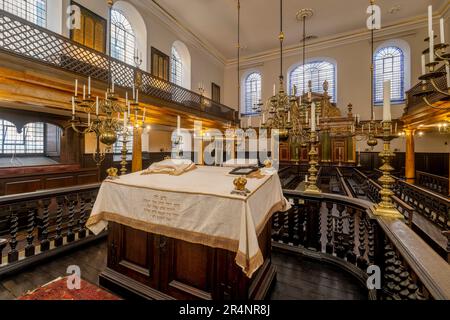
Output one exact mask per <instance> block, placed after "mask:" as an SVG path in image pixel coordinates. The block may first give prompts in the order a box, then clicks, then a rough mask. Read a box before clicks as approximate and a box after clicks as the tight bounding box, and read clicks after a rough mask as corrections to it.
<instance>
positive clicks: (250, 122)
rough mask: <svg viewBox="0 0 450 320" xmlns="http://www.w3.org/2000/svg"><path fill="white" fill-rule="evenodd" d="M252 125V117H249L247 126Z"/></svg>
mask: <svg viewBox="0 0 450 320" xmlns="http://www.w3.org/2000/svg"><path fill="white" fill-rule="evenodd" d="M251 126H252V118H251V117H247V128H250V127H251Z"/></svg>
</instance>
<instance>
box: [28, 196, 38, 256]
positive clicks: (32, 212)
mask: <svg viewBox="0 0 450 320" xmlns="http://www.w3.org/2000/svg"><path fill="white" fill-rule="evenodd" d="M27 210H28V216H27V218H28V219H27V245H26V247H25V257H31V256H34V254H35V251H36V250H35V247H34V244H33V240H34V234H33V232H34V226H35V223H34V219H35V216H36V212H37V202H35V201H34V202H29V203H27Z"/></svg>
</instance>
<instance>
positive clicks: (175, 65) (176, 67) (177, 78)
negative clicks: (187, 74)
mask: <svg viewBox="0 0 450 320" xmlns="http://www.w3.org/2000/svg"><path fill="white" fill-rule="evenodd" d="M171 60H172V61H171V76H172V82H173V83H175V84H177V85H179V86H181V85H183V62H182V60H181V56H180V54H179V53H178V50H177V48H175V46H172V59H171Z"/></svg>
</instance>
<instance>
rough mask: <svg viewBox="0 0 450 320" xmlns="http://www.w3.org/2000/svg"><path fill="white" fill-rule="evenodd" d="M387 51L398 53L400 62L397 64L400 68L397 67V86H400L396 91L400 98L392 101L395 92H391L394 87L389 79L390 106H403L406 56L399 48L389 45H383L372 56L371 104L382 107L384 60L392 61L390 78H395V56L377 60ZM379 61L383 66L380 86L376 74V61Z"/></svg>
mask: <svg viewBox="0 0 450 320" xmlns="http://www.w3.org/2000/svg"><path fill="white" fill-rule="evenodd" d="M388 49H395V50H396V51H398V52H400V56H399V57H400V62H399V63H400V66H399V69H400V84H398V85H399V86H400V88H398V91H399V92H400V95H401V97H400V98H399V99H393V98H392V95H393V94H395V90H392V87H393V86H394V84H393V81H392V79H391V104H404V103H405V101H406V94H405V90H406V56H405V52H404V50H403V49H402V48H401V47H399V46H397V45H395V44H390V45H385V46H382V47H380V48H378V49H377V51H376V52H375V53H374V55H373V68H374V70H373V88H372V90H373V103H374V105H376V106H380V105H383V103H384V99H383V83H384V81H385V76H384V74H385V71H384V68H385V60H386V59H392V60H393V61H392V69H393V71H392V74H393V76H392V77H391V78H393V77H394V76H395V66H394V63H395V60H394V59H395V56H393V57H384V58H378V59H377V56H378V55H380V54H382V52H383V51H386V50H388ZM379 60H383V66H382V68H383V71H382V73H381V76H382V78H383V81H381V82H380V84H378V77H379V75H378V73H377V61H379ZM379 92H381V99H378V100H377V93H379Z"/></svg>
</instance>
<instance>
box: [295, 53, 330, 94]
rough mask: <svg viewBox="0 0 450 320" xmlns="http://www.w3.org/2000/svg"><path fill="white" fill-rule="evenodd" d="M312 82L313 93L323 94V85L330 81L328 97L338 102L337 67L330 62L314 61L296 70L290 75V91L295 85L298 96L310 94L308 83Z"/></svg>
mask: <svg viewBox="0 0 450 320" xmlns="http://www.w3.org/2000/svg"><path fill="white" fill-rule="evenodd" d="M310 80H311V82H312V91H313V92H317V93H323V83H324V82H325V80H326V81H328V88H329V89H328V95H329V96H330V97H331V101H332V102H336V67H335V65H334V64H333V63H331V62H328V61H314V62H310V63H307V64H305V65H301V66H298V67H296V68H294V69H293V70H292V71H291V73H290V74H289V90H292V88H293V87H294V85H295V86H296V87H297V94H298V95H301V94H302V93H303V92H305V93H306V92H308V82H309V81H310Z"/></svg>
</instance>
